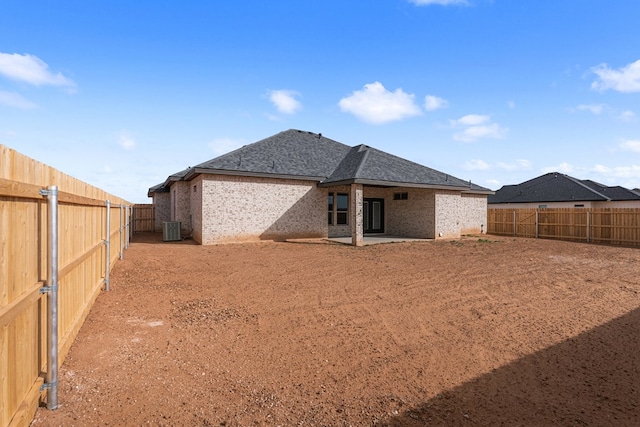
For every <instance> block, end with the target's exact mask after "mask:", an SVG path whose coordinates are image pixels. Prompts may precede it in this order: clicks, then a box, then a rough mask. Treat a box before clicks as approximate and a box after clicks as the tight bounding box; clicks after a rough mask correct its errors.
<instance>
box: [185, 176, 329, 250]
mask: <svg viewBox="0 0 640 427" xmlns="http://www.w3.org/2000/svg"><path fill="white" fill-rule="evenodd" d="M199 184H200V185H199V187H196V194H197V191H198V188H201V190H200V191H201V192H202V193H201V200H202V209H201V211H202V218H201V222H200V228H201V231H195V232H194V238H196V240H197V241H199V242H200V243H202V244H205V245H207V244H214V243H225V242H238V241H252V240H284V239H288V238H303V237H306V238H310V237H327V190H326V189H324V188H318V186H317V183H316V182H313V181H299V180H287V179H272V178H254V177H243V176H226V175H202V177H201V181H200V183H199ZM194 207H197V203H195V204H194ZM194 230H195V227H194Z"/></svg>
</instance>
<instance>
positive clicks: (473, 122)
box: [451, 114, 491, 126]
mask: <svg viewBox="0 0 640 427" xmlns="http://www.w3.org/2000/svg"><path fill="white" fill-rule="evenodd" d="M490 120H491V117H490V116H485V115H481V114H467V115H466V116H463V117H460V118H459V119H457V120H452V121H451V124H453V125H454V126H455V125H463V126H478V125H481V124H483V123H487V122H489V121H490Z"/></svg>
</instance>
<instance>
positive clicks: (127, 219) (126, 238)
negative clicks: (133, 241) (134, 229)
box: [124, 205, 131, 249]
mask: <svg viewBox="0 0 640 427" xmlns="http://www.w3.org/2000/svg"><path fill="white" fill-rule="evenodd" d="M125 213H126V215H125V227H126V230H127V233H126V234H125V236H124V241H125V244H124V248H125V249H129V238H130V237H131V206H129V205H127V206H125Z"/></svg>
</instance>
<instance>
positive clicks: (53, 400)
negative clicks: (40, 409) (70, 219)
mask: <svg viewBox="0 0 640 427" xmlns="http://www.w3.org/2000/svg"><path fill="white" fill-rule="evenodd" d="M47 197H48V205H49V230H48V237H49V267H48V271H47V286H46V288H47V289H46V291H47V293H48V294H49V296H48V302H49V304H47V315H48V325H49V328H48V332H49V333H48V336H47V378H46V381H47V389H48V391H47V409H57V408H58V187H57V186H55V185H52V186H50V187H49V190H48V191H47Z"/></svg>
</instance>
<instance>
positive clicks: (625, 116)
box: [618, 110, 636, 122]
mask: <svg viewBox="0 0 640 427" xmlns="http://www.w3.org/2000/svg"><path fill="white" fill-rule="evenodd" d="M618 120H621V121H623V122H634V121H635V120H636V114H635V113H634V112H633V111H631V110H626V111H623V112H621V113H620V114H618Z"/></svg>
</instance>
